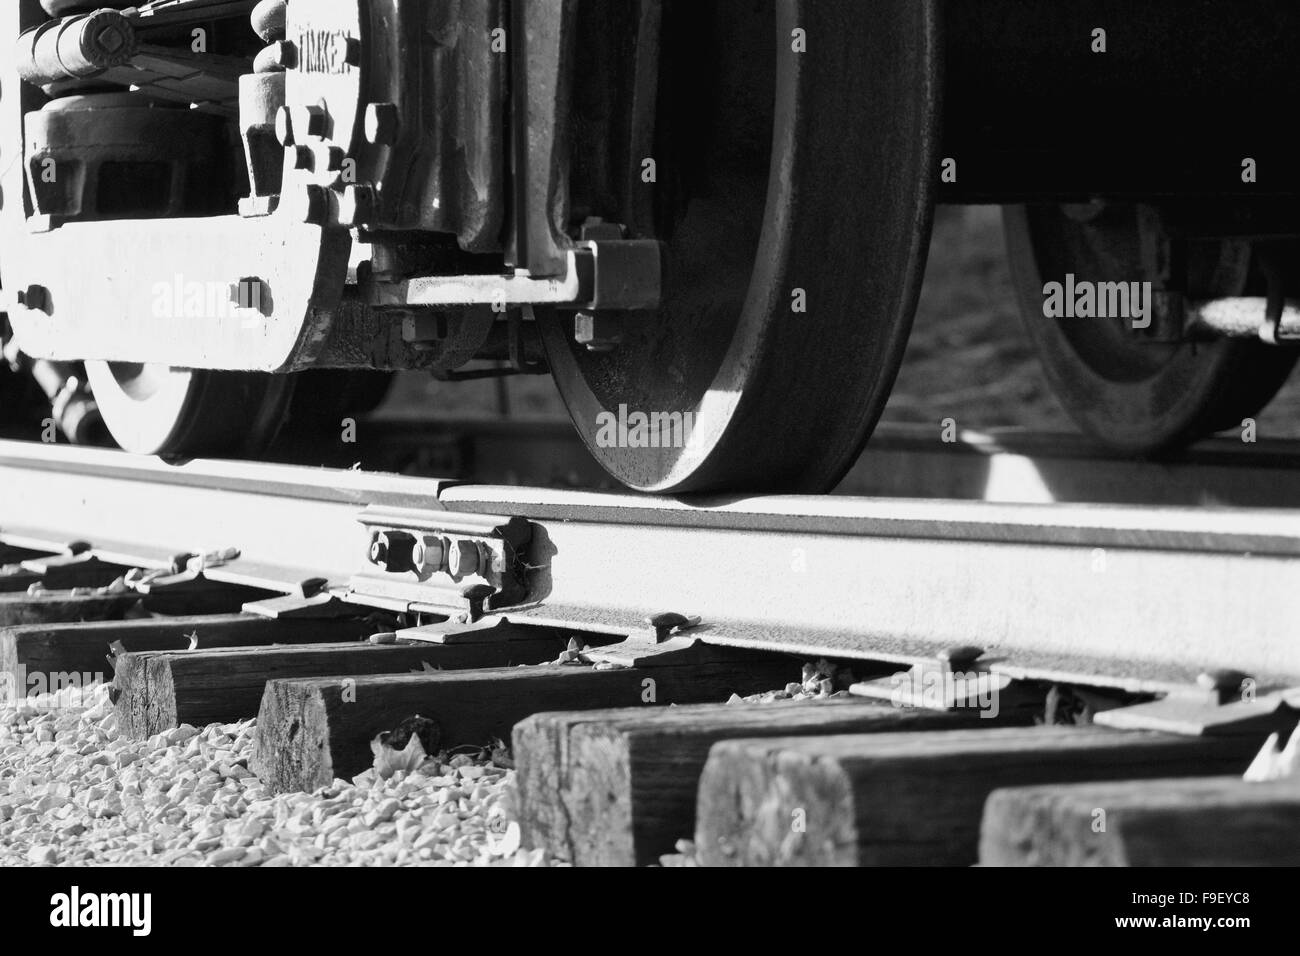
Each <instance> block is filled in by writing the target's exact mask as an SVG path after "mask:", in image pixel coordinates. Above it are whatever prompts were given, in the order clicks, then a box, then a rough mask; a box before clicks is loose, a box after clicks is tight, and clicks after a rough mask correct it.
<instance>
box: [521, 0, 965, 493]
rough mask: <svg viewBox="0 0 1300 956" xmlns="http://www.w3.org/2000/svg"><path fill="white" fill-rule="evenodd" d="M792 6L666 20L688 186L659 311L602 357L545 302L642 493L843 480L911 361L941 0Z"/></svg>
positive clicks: (585, 407)
mask: <svg viewBox="0 0 1300 956" xmlns="http://www.w3.org/2000/svg"><path fill="white" fill-rule="evenodd" d="M774 6H775V8H776V10H775V16H774V18H773V15H772V12H771V8H770V7H768V6H767V5H766V4H758V5H755V4H752V3H743V2H742V3H726V2H722V3H715V4H708V5H704V4H698V3H697V4H691V5H690V7H691V9H690V12H689V16H688V17H687V20H688V21H689V22H678V23H676V24H673V23H672V22H671V21H670V20H669V21H666V22H665V26H664V34H663V54H662V63H663V64H664V69H663V73H662V76H663V81H662V83H661V88H660V91H659V110H658V120H657V122H658V123H659V127H660V128H659V131H658V135H657V142H658V143H659V144H662V143H664V142H665V141H667V142H670V143H675V144H676V148H675V149H668V150H666V151H664V152H662V153H661V155H660V158H659V169H660V170H661V171H663V170H666V169H668V168H669V167H670V166H671V168H672V170H673V172H674V173H675V175H674V177H673V178H674V179H675V180H676V181H677V182H678V184H679V185H678V186H677V187H676V188H678V189H679V190H681V192H680V193H679V194H678V195H677V196H675V197H674V201H673V202H671V203H669V204H668V205H671V206H672V207H673V210H674V212H673V213H672V215H671V216H669V217H667V221H666V222H665V221H664V219H665V217H663V216H661V217H660V220H659V228H658V229H657V237H658V238H660V239H661V240H663V241H664V242H666V243H667V269H666V275H667V279H666V288H665V297H664V301H663V303H662V305H661V307H660V308H659V309H658V310H657V311H656V312H655V313H654V314H650V315H644V316H640V315H638V316H636V317H629V318H627V319H625V320H624V321H623V324H622V338H621V341H620V342H619V344H618V346H617V347H616V348H615V349H614V350H612V351H605V352H596V351H591V350H589V349H588V348H586V347H585V346H583V345H579V344H577V343H576V342H575V340H574V322H573V320H572V318H569V319H567V320H566V319H563V318H561V317H559V316H557V315H554V314H552V315H549V316H545V315H540V314H539V320H540V322H541V332H542V336H543V340H544V342H545V345H546V350H547V355H548V359H549V361H550V364H551V369H552V371H553V373H554V375H555V377H556V381H557V384H558V387H559V390H560V393H561V395H562V397H563V399H564V401H565V403H566V405H567V406H568V410H569V413H570V416H571V417H572V418H573V420H574V423H575V424H576V426H577V428H578V430H579V432H580V433H581V434H582V436H583V439H584V441H585V442H586V444H587V446H588V447H589V448H590V449H591V451H592V453H593V454H594V455H595V456H596V458H597V459H598V460H599V461H600V462H601V464H602V465H604V467H605V468H606V469H607V470H608V471H609V472H610V473H611V474H613V475H614V476H615V477H616V478H618V479H619V480H620V481H621V482H623V483H624V484H626V485H629V486H631V487H633V488H636V489H640V490H645V491H654V492H686V491H708V490H745V491H764V490H785V491H802V492H821V491H825V490H828V489H830V488H831V487H833V486H834V485H835V484H836V483H837V482H838V481H839V479H840V478H841V477H842V476H843V474H844V473H845V471H846V470H847V469H848V468H849V467H850V466H851V465H852V464H853V462H854V460H855V459H856V457H857V456H858V454H859V453H860V451H861V449H862V446H863V444H864V443H865V442H866V439H867V437H868V436H869V434H870V432H871V430H872V428H873V427H874V426H875V423H876V420H877V418H878V417H879V415H880V412H881V410H882V409H883V407H884V404H885V401H886V400H887V398H888V396H889V391H890V388H891V387H892V385H893V381H894V377H895V374H896V373H897V370H898V366H899V364H900V363H901V361H902V355H903V350H904V348H905V346H906V342H907V335H908V332H909V331H910V328H911V321H912V315H913V312H914V310H915V305H916V298H917V295H918V292H919V287H920V282H921V278H922V273H923V271H924V263H925V256H926V252H927V249H928V243H929V232H930V224H931V219H932V212H933V198H932V192H931V188H932V187H931V184H932V183H933V182H934V179H935V170H936V162H937V161H936V156H935V149H936V141H937V135H936V124H937V109H938V103H937V96H938V89H939V69H940V66H939V64H940V55H941V54H940V47H939V42H938V35H937V34H938V23H937V14H936V6H937V4H936V3H935V2H934V0H888V2H878V3H872V4H860V3H851V2H840V3H827V2H824V0H819V2H812V0H790V2H782V3H778V4H775V5H774ZM755 7H757V8H759V9H764V10H766V11H767V12H766V13H764V14H760V13H759V12H758V9H755ZM668 9H671V8H668ZM666 16H667V14H666ZM774 21H775V22H774ZM799 31H803V32H802V33H800V32H799ZM799 36H803V37H806V43H807V52H806V53H804V52H798V51H797V50H796V47H797V46H798V41H797V40H794V41H793V42H792V38H796V37H799ZM656 148H657V150H658V148H659V147H658V146H657V147H656ZM665 155H667V156H669V157H670V158H671V163H666V162H664V156H665ZM662 178H666V177H664V176H663V173H662V172H661V179H662ZM659 188H663V187H659ZM656 203H657V205H659V206H660V208H662V207H663V206H664V205H665V203H664V202H663V198H662V196H657V197H656ZM638 415H645V416H647V419H649V420H650V421H655V419H654V418H653V416H656V415H657V416H662V417H661V418H660V419H658V421H660V422H671V423H673V424H672V425H670V426H668V430H669V433H670V434H671V435H672V439H671V440H668V441H664V440H662V438H661V437H657V435H656V433H655V429H654V426H653V425H652V426H651V429H650V431H649V432H647V431H646V430H644V429H641V420H639V419H638V418H637V417H636V416H638ZM674 416H681V418H675V417H674ZM685 416H690V417H689V418H686V417H685ZM681 421H685V422H689V425H688V426H687V428H686V429H685V432H688V433H689V436H690V437H689V440H688V441H685V440H682V439H681V436H682V434H683V431H682V430H681V429H680V427H679V426H678V425H677V422H681ZM615 422H617V423H619V424H618V425H617V426H616V425H615ZM624 425H629V426H630V428H627V427H623V426H624ZM638 430H639V431H638ZM663 434H664V433H663V432H662V431H661V432H659V433H658V436H662V435H663ZM624 436H627V438H626V440H625V437H624ZM647 437H648V438H649V441H648V442H647V441H646V439H647ZM643 444H657V445H660V446H661V447H635V446H638V445H643ZM663 445H669V446H670V447H662V446H663Z"/></svg>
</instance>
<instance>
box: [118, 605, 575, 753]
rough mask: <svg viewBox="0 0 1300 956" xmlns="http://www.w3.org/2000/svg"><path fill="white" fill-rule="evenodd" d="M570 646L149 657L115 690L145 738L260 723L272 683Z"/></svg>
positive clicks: (135, 656) (126, 720) (365, 646)
mask: <svg viewBox="0 0 1300 956" xmlns="http://www.w3.org/2000/svg"><path fill="white" fill-rule="evenodd" d="M272 623H274V622H272ZM303 623H304V624H309V625H316V626H317V627H316V630H317V634H318V635H319V636H318V637H317V640H321V641H323V640H328V635H327V633H326V632H325V631H324V630H323V629H321V628H320V627H319V626H318V625H319V624H324V623H326V622H323V621H322V622H303ZM331 623H333V622H331ZM362 626H363V627H364V624H363V625H362ZM564 647H565V639H564V638H563V637H560V636H549V637H546V636H543V637H534V638H527V639H520V640H512V641H499V642H493V643H488V644H385V645H376V644H369V643H358V642H353V643H350V644H338V643H335V644H329V643H310V644H301V645H298V646H294V647H239V648H227V649H216V650H199V651H145V652H143V653H128V654H122V655H120V656H119V657H118V658H117V662H116V667H117V673H116V675H115V676H114V678H113V686H114V689H115V690H116V691H117V695H116V696H117V710H118V713H119V714H120V715H121V718H122V730H123V732H124V733H126V734H127V735H128V736H130V737H133V738H135V739H143V738H145V737H149V736H151V735H152V734H156V733H160V732H161V731H164V730H170V729H171V728H173V727H178V726H180V725H181V724H193V725H194V726H198V727H201V726H203V725H205V724H211V723H228V722H230V721H235V720H244V719H247V718H249V717H254V716H256V715H257V712H258V707H259V706H260V704H261V702H262V694H263V692H264V691H265V689H266V684H267V681H270V680H277V679H285V678H307V677H319V678H325V677H331V678H338V679H343V678H347V677H354V676H355V677H360V676H363V675H364V676H369V675H376V674H391V675H399V674H409V673H410V672H411V671H421V670H424V669H426V668H434V669H438V670H461V669H467V668H475V667H509V666H512V665H518V664H540V663H543V662H546V661H551V660H554V659H555V658H556V657H557V656H558V655H559V654H560V652H561V651H563V650H564ZM380 729H386V728H380Z"/></svg>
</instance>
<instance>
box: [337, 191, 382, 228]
mask: <svg viewBox="0 0 1300 956" xmlns="http://www.w3.org/2000/svg"><path fill="white" fill-rule="evenodd" d="M374 218H375V190H374V188H373V187H371V186H348V187H346V188H345V189H344V190H343V194H342V195H341V196H340V197H339V223H340V224H341V225H344V226H363V225H366V224H367V223H369V222H371V221H372V220H373V219H374Z"/></svg>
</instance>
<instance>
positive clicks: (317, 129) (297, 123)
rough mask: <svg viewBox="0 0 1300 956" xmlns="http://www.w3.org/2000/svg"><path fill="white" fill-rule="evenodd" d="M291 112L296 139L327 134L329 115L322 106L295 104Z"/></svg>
mask: <svg viewBox="0 0 1300 956" xmlns="http://www.w3.org/2000/svg"><path fill="white" fill-rule="evenodd" d="M289 113H290V115H291V116H292V118H293V135H294V138H295V139H296V140H299V141H301V140H306V139H313V138H314V139H319V138H320V137H322V136H324V135H325V124H326V121H327V120H328V118H329V117H328V116H326V114H325V110H324V108H323V107H320V106H294V107H290V109H289Z"/></svg>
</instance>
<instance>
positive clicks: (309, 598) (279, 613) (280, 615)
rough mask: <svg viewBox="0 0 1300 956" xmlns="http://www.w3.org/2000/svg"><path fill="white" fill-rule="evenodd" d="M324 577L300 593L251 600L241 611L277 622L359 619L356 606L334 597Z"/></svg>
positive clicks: (304, 584) (310, 581) (304, 586)
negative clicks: (263, 599)
mask: <svg viewBox="0 0 1300 956" xmlns="http://www.w3.org/2000/svg"><path fill="white" fill-rule="evenodd" d="M327 584H328V582H327V581H326V580H325V579H324V578H310V579H308V580H306V581H303V582H302V584H300V585H299V586H298V593H297V594H286V595H284V596H283V597H276V598H268V599H267V600H265V601H249V602H248V603H246V604H245V605H244V606H243V608H242V609H241V610H242V611H243V613H244V614H256V615H257V616H259V617H269V618H271V619H273V620H276V621H321V620H333V619H337V618H343V617H356V616H358V609H357V606H356V605H355V604H349V603H347V602H346V601H342V600H340V599H339V598H338V597H336V596H335V595H333V594H331V593H330V592H329V591H328V590H327V588H326V585H327Z"/></svg>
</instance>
